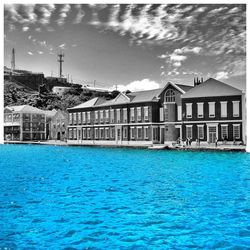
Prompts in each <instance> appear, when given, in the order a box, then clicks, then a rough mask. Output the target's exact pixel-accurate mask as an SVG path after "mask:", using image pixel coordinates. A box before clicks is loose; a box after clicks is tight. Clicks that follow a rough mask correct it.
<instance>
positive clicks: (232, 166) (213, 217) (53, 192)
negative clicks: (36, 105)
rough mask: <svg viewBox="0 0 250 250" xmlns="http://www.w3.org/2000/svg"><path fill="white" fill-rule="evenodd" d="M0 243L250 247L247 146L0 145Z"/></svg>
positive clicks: (32, 246)
mask: <svg viewBox="0 0 250 250" xmlns="http://www.w3.org/2000/svg"><path fill="white" fill-rule="evenodd" d="M0 159H1V160H0V171H1V174H0V249H4V247H6V249H189V248H194V249H247V248H248V247H249V246H250V223H249V221H250V167H249V166H250V154H247V153H229V152H227V153H224V152H183V151H149V150H141V149H138V150H137V149H121V148H101V147H99V148H98V147H97V148H95V147H67V146H66V147H62V146H38V145H36V146H31V145H1V146H0Z"/></svg>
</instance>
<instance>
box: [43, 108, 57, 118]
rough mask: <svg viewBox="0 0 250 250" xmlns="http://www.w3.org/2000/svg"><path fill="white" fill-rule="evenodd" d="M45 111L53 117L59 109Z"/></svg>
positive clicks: (48, 115)
mask: <svg viewBox="0 0 250 250" xmlns="http://www.w3.org/2000/svg"><path fill="white" fill-rule="evenodd" d="M44 113H45V115H46V117H53V116H55V115H56V113H57V110H56V109H53V110H44Z"/></svg>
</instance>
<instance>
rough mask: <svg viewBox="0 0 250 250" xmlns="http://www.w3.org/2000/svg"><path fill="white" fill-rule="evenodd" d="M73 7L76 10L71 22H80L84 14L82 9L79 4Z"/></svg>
mask: <svg viewBox="0 0 250 250" xmlns="http://www.w3.org/2000/svg"><path fill="white" fill-rule="evenodd" d="M75 8H76V9H77V10H78V12H77V15H76V18H75V20H74V21H73V24H79V23H81V22H82V19H83V17H84V16H85V12H84V11H83V10H82V6H81V4H76V5H75Z"/></svg>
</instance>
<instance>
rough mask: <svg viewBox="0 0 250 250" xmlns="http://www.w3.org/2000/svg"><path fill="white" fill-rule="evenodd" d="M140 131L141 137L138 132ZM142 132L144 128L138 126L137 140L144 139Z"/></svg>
mask: <svg viewBox="0 0 250 250" xmlns="http://www.w3.org/2000/svg"><path fill="white" fill-rule="evenodd" d="M139 129H141V137H139V135H138V130H139ZM142 131H143V129H142V126H138V127H136V132H137V133H136V134H137V138H136V139H143V136H142Z"/></svg>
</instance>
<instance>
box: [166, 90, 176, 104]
mask: <svg viewBox="0 0 250 250" xmlns="http://www.w3.org/2000/svg"><path fill="white" fill-rule="evenodd" d="M165 102H175V92H174V90H172V89H169V90H168V91H167V92H166V97H165Z"/></svg>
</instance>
